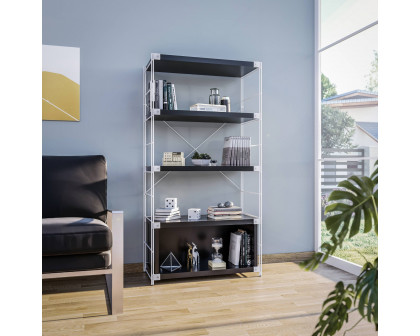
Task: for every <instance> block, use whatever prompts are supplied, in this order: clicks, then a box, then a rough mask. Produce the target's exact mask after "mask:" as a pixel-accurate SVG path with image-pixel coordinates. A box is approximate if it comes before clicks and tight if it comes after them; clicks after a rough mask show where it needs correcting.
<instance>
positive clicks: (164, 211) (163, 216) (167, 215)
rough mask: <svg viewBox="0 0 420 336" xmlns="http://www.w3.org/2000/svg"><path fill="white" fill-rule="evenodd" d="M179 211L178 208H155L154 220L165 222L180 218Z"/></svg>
mask: <svg viewBox="0 0 420 336" xmlns="http://www.w3.org/2000/svg"><path fill="white" fill-rule="evenodd" d="M180 218H181V213H180V212H179V208H178V207H177V208H173V209H170V208H157V209H156V210H155V221H157V222H166V221H171V220H174V219H180Z"/></svg>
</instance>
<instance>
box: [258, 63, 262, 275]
mask: <svg viewBox="0 0 420 336" xmlns="http://www.w3.org/2000/svg"><path fill="white" fill-rule="evenodd" d="M259 65H260V66H259V68H258V75H259V84H258V91H259V92H258V99H259V104H258V105H259V106H258V109H259V111H258V113H259V114H260V119H259V121H258V124H259V132H258V136H259V139H258V140H259V152H258V153H259V160H258V161H259V163H258V165H259V171H258V174H259V176H258V177H259V195H258V203H259V206H258V208H259V210H258V212H259V213H258V218H259V220H260V223H259V230H258V231H259V235H258V236H259V244H258V245H259V247H258V249H259V256H260V257H259V259H260V260H259V266H260V267H259V269H260V276H262V223H263V220H262V219H263V218H262V149H263V146H262V138H263V137H262V62H260V64H259Z"/></svg>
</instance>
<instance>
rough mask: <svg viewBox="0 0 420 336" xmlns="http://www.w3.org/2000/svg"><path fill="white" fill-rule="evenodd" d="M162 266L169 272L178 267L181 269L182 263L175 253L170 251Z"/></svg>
mask: <svg viewBox="0 0 420 336" xmlns="http://www.w3.org/2000/svg"><path fill="white" fill-rule="evenodd" d="M160 268H162V269H164V270H166V271H169V272H173V271H176V270H177V269H180V268H181V264H180V262H179V261H178V259H177V258H176V257H175V256H174V254H173V253H172V252H170V253H169V255H168V256H167V257H166V259H165V260H164V261H163V263H162V265H160Z"/></svg>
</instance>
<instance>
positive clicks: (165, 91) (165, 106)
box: [163, 80, 168, 110]
mask: <svg viewBox="0 0 420 336" xmlns="http://www.w3.org/2000/svg"><path fill="white" fill-rule="evenodd" d="M163 109H164V110H167V109H168V88H167V84H166V80H163Z"/></svg>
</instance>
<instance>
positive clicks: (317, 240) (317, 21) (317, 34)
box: [314, 0, 378, 275]
mask: <svg viewBox="0 0 420 336" xmlns="http://www.w3.org/2000/svg"><path fill="white" fill-rule="evenodd" d="M321 1H322V0H315V8H314V25H315V27H314V28H315V29H314V105H315V108H314V113H315V116H314V120H315V123H314V124H315V125H314V126H315V129H314V146H315V148H314V151H315V155H314V157H315V162H314V168H315V169H314V175H315V178H314V182H315V187H314V191H315V197H314V221H315V223H314V224H315V225H314V227H315V230H314V251H315V252H320V247H321V222H322V220H321V211H320V209H321V163H322V161H323V159H322V148H321V126H322V125H321V63H320V61H321V53H322V52H323V51H325V50H327V49H330V48H332V47H334V46H336V45H339V44H340V43H342V42H344V41H346V40H348V39H350V38H352V37H354V36H357V35H358V34H360V33H362V32H364V31H365V30H367V29H370V28H372V27H374V26H376V25H378V20H376V21H374V22H372V23H370V24H368V25H366V26H364V27H362V28H360V29H358V30H356V31H354V32H352V33H350V34H348V35H345V36H343V37H342V38H340V39H338V40H336V41H334V42H332V43H330V44H328V45H326V46H325V47H322V48H320V41H321ZM366 159H371V158H370V157H369V158H366ZM326 264H328V265H331V266H334V267H337V268H339V269H342V270H344V271H346V272H349V273H351V274H355V275H358V274H360V272H361V270H362V266H360V265H358V264H355V263H353V262H350V261H347V260H345V259H341V258H338V257H335V256H330V257H329V258H328V259H327V261H326Z"/></svg>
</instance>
